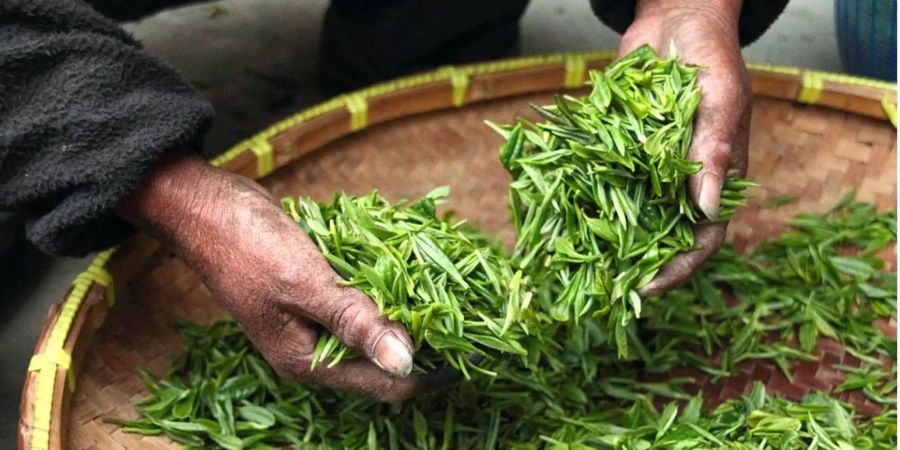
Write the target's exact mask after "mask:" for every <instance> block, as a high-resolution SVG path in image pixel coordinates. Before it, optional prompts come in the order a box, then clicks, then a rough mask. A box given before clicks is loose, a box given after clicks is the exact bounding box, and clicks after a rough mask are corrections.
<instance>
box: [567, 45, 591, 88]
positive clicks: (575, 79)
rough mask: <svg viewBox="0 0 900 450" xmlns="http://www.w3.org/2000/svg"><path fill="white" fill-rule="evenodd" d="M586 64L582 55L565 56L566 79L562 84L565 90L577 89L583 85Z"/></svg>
mask: <svg viewBox="0 0 900 450" xmlns="http://www.w3.org/2000/svg"><path fill="white" fill-rule="evenodd" d="M586 68H587V63H586V62H585V61H584V55H581V54H577V53H575V54H571V55H566V79H565V82H564V83H563V84H564V86H565V87H567V88H579V87H581V86H582V85H583V84H584V74H585V72H586Z"/></svg>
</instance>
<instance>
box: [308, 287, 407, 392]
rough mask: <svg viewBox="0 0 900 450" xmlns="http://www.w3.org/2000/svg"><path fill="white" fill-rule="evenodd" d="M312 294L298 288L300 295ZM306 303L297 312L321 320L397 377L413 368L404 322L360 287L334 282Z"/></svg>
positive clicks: (322, 323)
mask: <svg viewBox="0 0 900 450" xmlns="http://www.w3.org/2000/svg"><path fill="white" fill-rule="evenodd" d="M334 276H335V277H337V275H336V274H335V275H334ZM309 294H310V293H309V292H297V293H296V298H303V296H309ZM304 303H306V304H305V305H297V310H296V311H295V312H297V313H299V314H302V315H305V316H306V317H309V318H310V319H312V320H314V321H316V322H317V323H319V324H321V325H322V326H324V327H325V328H327V329H328V330H329V331H330V332H331V333H332V334H334V335H335V337H337V338H338V339H339V340H340V341H341V342H343V343H344V344H345V345H346V346H348V347H350V348H351V349H353V350H354V351H356V352H357V353H359V354H360V355H362V356H364V357H365V358H367V359H368V360H369V361H372V362H373V363H375V364H376V365H377V366H378V367H380V368H381V369H383V370H385V371H387V372H388V373H390V374H391V375H393V376H396V377H405V376H407V375H409V373H410V371H412V366H413V345H412V340H411V339H410V338H409V335H408V334H407V333H406V330H405V329H404V328H403V325H401V324H400V323H398V322H394V321H392V320H389V319H388V318H387V317H384V316H382V315H381V314H380V313H379V311H378V307H377V306H376V305H375V302H373V301H372V299H370V298H369V297H367V296H366V295H365V294H363V293H362V292H360V291H359V290H357V289H353V288H348V287H341V286H338V285H337V284H334V283H332V284H331V285H328V286H324V287H322V288H320V289H318V290H317V291H316V292H315V293H314V294H313V297H312V298H307V301H305V302H304Z"/></svg>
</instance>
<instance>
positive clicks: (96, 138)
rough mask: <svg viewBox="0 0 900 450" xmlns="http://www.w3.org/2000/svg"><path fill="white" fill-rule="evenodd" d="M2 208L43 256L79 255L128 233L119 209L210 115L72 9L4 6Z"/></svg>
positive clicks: (94, 16) (18, 2)
mask: <svg viewBox="0 0 900 450" xmlns="http://www.w3.org/2000/svg"><path fill="white" fill-rule="evenodd" d="M0 92H2V93H3V94H2V95H0V208H3V209H13V210H17V209H18V210H24V211H25V212H26V214H28V216H29V217H28V223H27V224H26V234H27V236H28V238H29V239H30V240H31V241H32V242H34V243H35V244H36V245H37V246H38V247H39V248H40V249H42V250H44V251H46V252H49V253H55V254H63V255H83V254H86V253H89V252H91V251H95V250H98V249H102V248H104V247H108V246H110V245H113V244H115V243H117V242H118V241H119V240H121V239H122V238H123V237H124V236H126V235H127V234H128V233H129V232H130V228H129V227H128V226H127V224H126V223H125V222H124V221H122V220H120V219H118V218H117V217H116V216H115V215H113V214H112V212H111V211H112V208H113V207H114V206H115V204H116V203H117V202H118V201H119V200H120V199H121V198H123V197H124V196H125V195H126V194H128V193H129V192H130V191H132V190H133V189H134V188H135V187H136V186H137V185H138V183H139V182H140V180H141V178H142V177H143V176H144V175H145V174H146V173H147V172H148V170H149V169H150V168H151V167H152V165H153V162H154V161H155V160H156V159H157V158H159V156H160V155H162V154H163V153H165V152H169V151H173V150H176V149H180V148H199V147H200V145H201V142H202V139H203V135H204V133H205V131H206V129H207V127H208V126H209V125H210V123H211V121H212V117H213V111H212V108H211V107H210V105H209V103H208V102H207V101H206V100H205V99H204V98H203V96H202V95H200V94H199V93H198V92H197V91H196V90H194V89H193V87H191V85H190V84H189V83H188V82H187V81H186V80H184V79H183V78H182V77H181V76H179V75H178V73H176V72H175V71H174V70H173V69H172V68H170V67H169V66H167V65H166V64H165V63H163V62H162V61H160V60H158V59H157V58H154V57H152V56H150V55H148V54H147V53H145V52H144V51H143V50H142V49H141V46H140V44H139V43H138V42H136V41H135V40H134V39H133V38H132V37H131V36H129V35H128V33H126V32H125V31H124V30H122V28H121V27H119V26H118V25H117V24H116V23H115V22H113V21H112V20H110V19H108V18H106V17H104V16H102V15H101V14H99V13H98V12H97V11H95V10H94V9H92V8H91V7H90V6H88V5H87V4H85V3H83V2H79V1H72V0H41V1H35V0H13V1H9V0H3V1H0Z"/></svg>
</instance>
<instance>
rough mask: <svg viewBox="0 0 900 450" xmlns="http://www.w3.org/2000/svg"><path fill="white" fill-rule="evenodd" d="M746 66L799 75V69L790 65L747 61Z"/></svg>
mask: <svg viewBox="0 0 900 450" xmlns="http://www.w3.org/2000/svg"><path fill="white" fill-rule="evenodd" d="M747 68H748V69H750V70H756V71H760V72H769V73H779V74H782V75H800V69H799V68H797V67H790V66H777V65H775V64H766V63H753V62H748V63H747Z"/></svg>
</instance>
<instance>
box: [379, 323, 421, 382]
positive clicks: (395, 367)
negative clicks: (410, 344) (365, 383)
mask: <svg viewBox="0 0 900 450" xmlns="http://www.w3.org/2000/svg"><path fill="white" fill-rule="evenodd" d="M375 363H376V364H378V366H379V367H381V368H382V369H383V370H385V371H387V372H389V373H390V374H392V375H394V376H397V377H401V378H403V377H406V376H407V375H409V373H410V372H412V365H413V357H412V352H410V351H409V348H407V347H406V345H403V341H401V340H400V339H399V338H398V337H397V335H395V334H394V333H393V332H388V333H385V334H384V336H381V338H380V339H378V342H376V343H375Z"/></svg>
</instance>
